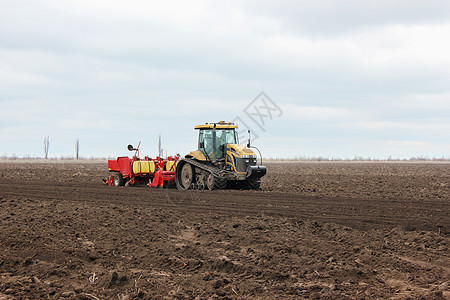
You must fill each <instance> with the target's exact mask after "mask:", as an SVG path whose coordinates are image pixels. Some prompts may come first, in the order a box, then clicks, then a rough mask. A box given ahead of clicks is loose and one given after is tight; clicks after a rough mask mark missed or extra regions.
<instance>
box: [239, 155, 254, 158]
mask: <svg viewBox="0 0 450 300" xmlns="http://www.w3.org/2000/svg"><path fill="white" fill-rule="evenodd" d="M241 157H242V158H256V155H242V156H241Z"/></svg>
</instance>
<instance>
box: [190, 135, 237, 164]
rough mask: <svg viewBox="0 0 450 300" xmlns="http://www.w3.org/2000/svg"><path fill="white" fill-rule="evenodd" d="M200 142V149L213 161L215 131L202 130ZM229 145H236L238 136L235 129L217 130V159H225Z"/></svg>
mask: <svg viewBox="0 0 450 300" xmlns="http://www.w3.org/2000/svg"><path fill="white" fill-rule="evenodd" d="M198 142H199V149H200V150H202V151H203V152H205V154H206V155H207V156H208V157H209V158H211V159H212V151H213V130H212V129H202V130H200V136H199V139H198ZM227 144H236V135H235V131H234V129H216V148H215V151H216V158H223V157H225V151H226V149H225V148H226V145H227ZM202 146H203V147H202Z"/></svg>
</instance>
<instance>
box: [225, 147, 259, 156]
mask: <svg viewBox="0 0 450 300" xmlns="http://www.w3.org/2000/svg"><path fill="white" fill-rule="evenodd" d="M228 147H229V148H231V149H233V150H234V151H236V152H237V153H238V154H239V155H236V156H237V157H240V156H242V155H256V154H255V152H253V150H252V149H250V148H248V147H247V146H244V145H239V144H228Z"/></svg>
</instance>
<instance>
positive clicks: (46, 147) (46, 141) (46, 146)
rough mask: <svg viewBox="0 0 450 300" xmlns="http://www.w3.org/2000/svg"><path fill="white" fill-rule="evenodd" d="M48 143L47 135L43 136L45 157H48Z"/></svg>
mask: <svg viewBox="0 0 450 300" xmlns="http://www.w3.org/2000/svg"><path fill="white" fill-rule="evenodd" d="M49 145H50V138H49V136H47V137H45V138H44V153H45V159H47V158H48V148H49Z"/></svg>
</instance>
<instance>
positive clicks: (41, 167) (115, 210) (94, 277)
mask: <svg viewBox="0 0 450 300" xmlns="http://www.w3.org/2000/svg"><path fill="white" fill-rule="evenodd" d="M267 166H268V174H267V175H266V176H265V177H264V179H263V184H262V187H263V190H262V191H236V190H232V191H212V192H211V191H177V190H167V189H166V190H162V189H149V188H148V187H120V188H115V187H109V186H105V185H103V184H102V183H101V179H102V178H103V177H105V176H106V175H107V172H106V170H107V165H106V162H86V161H84V162H80V163H79V162H48V163H39V162H26V161H17V162H0V221H1V225H0V233H1V234H0V299H2V300H3V299H39V298H45V299H152V298H168V299H173V298H176V299H195V298H197V299H208V298H213V299H214V298H231V299H242V298H245V299H276V298H278V299H289V298H291V299H298V298H312V299H314V298H326V299H370V298H373V299H386V298H391V299H408V298H409V299H445V298H450V289H449V286H448V285H449V283H450V251H449V248H448V247H449V238H450V217H449V215H450V203H449V201H450V164H448V163H430V164H426V163H414V164H413V163H343V162H340V163H323V162H321V163H268V164H267Z"/></svg>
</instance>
